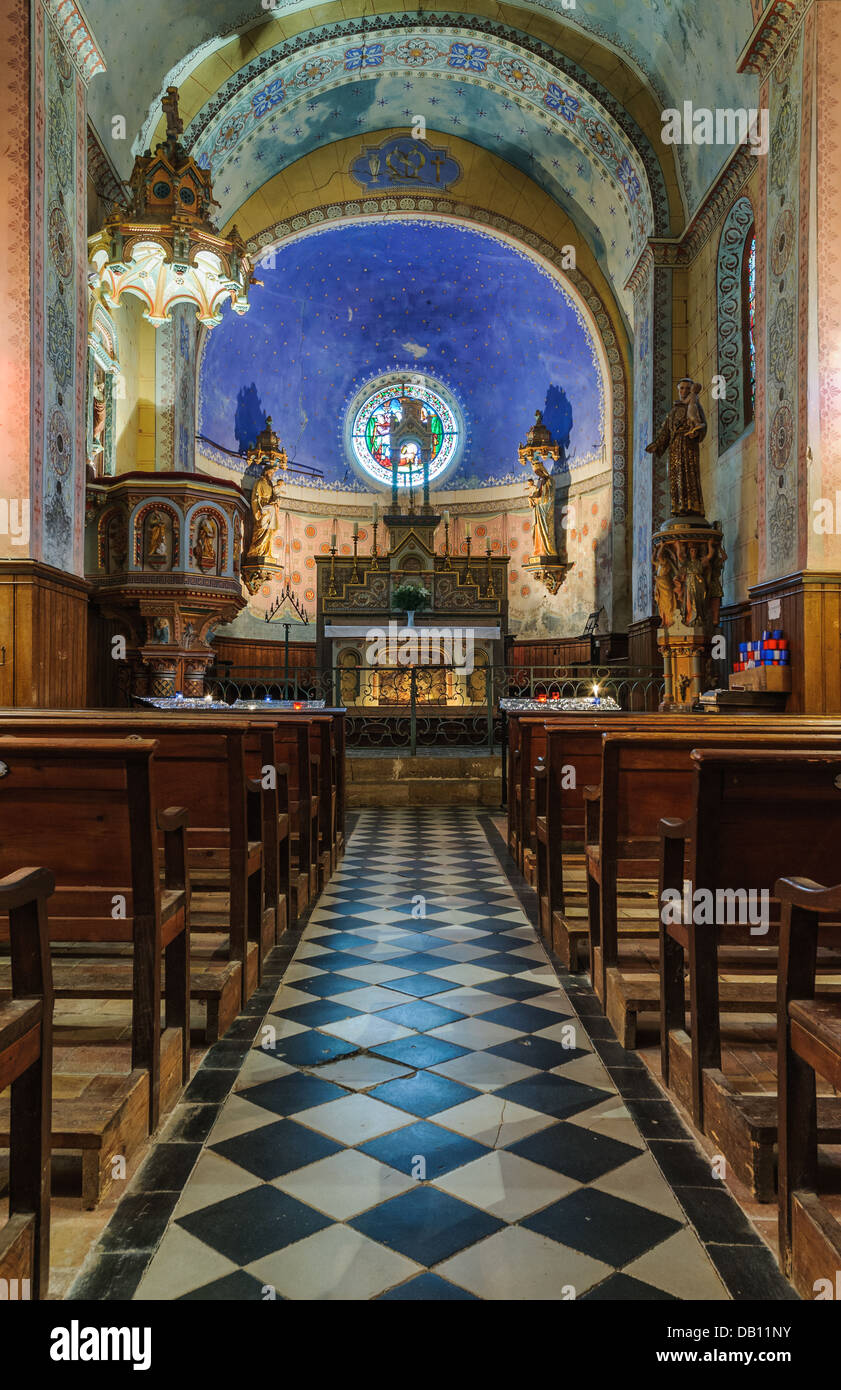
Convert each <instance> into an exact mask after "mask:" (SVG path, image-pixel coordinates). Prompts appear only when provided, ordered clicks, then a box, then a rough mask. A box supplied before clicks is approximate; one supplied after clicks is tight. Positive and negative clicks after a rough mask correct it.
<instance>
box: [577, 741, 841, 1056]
mask: <svg viewBox="0 0 841 1390" xmlns="http://www.w3.org/2000/svg"><path fill="white" fill-rule="evenodd" d="M705 728H708V729H709V725H707V726H705ZM719 729H720V726H719V725H718V724H716V729H715V730H713V729H710V731H709V733H707V734H706V735H704V734H702V733H699V732H697V731H694V730H689V731H688V732H675V731H674V730H671V729H670V730H668V731H664V732H661V733H659V734H657V735H654V734H653V733H652V734H641V733H638V732H633V733H628V734H604V735H603V736H602V737H603V748H602V780H601V785H600V786H599V787H585V789H584V797H585V803H586V809H587V815H588V818H589V820H588V824H587V826H586V828H585V836H586V841H587V843H586V850H585V853H586V861H587V893H588V925H589V931H590V970H591V978H592V981H593V988H594V989H595V991H596V993H597V995H598V996H599V998H600V999H601V1001H602V1005H603V1007H604V1010H605V1013H606V1014H607V1016H608V1018H609V1019H610V1021H611V1023H612V1025H613V1027H614V1030H615V1031H616V1033H617V1036H618V1037H619V1038H620V1040H621V1041H622V1043H623V1045H624V1046H625V1047H634V1046H635V1045H636V1030H637V1020H638V1018H639V1016H640V1015H641V1014H650V1015H652V1016H656V1015H657V1014H659V1001H660V975H659V950H658V940H659V910H658V875H659V864H660V840H659V828H658V827H659V822H660V819H661V817H676V818H678V819H686V817H688V815H689V812H690V807H691V804H692V794H693V792H692V789H693V777H694V767H695V764H694V762H693V759H692V751H693V749H695V748H699V747H700V748H704V747H706V748H710V747H736V748H738V747H745V746H755V747H759V748H768V749H780V750H784V749H786V748H788V747H791V746H792V743H793V742H794V743H796V742H798V741H800V742H801V743H802V742H803V740H804V739H807V738H808V741H809V742H810V743H813V744H815V745H817V746H823V747H824V748H830V749H833V748H841V729H839V730H838V731H837V732H836V733H834V734H832V733H827V734H822V735H820V736H818V735H815V734H813V733H808V732H807V733H802V734H800V735H799V734H798V732H797V730H795V729H794V728H788V729H787V731H786V733H784V734H778V733H767V734H766V733H763V734H760V733H757V732H755V729H756V725H755V724H754V725H752V726H751V731H750V732H748V733H742V732H737V731H735V730H732V729H731V731H730V732H727V733H723V732H720V731H719V732H716V730H719ZM627 879H630V880H631V887H632V892H631V894H630V895H629V896H628V897H626V896H625V895H624V893H623V888H624V883H625V881H626V880H627ZM756 958H757V953H756V950H755V949H754V950H753V951H752V952H751V960H752V961H755V960H756ZM744 964H745V962H744V960H743V958H742V955H741V953H740V952H738V951H734V952H732V953H729V957H728V965H729V967H730V969H731V970H739V969H741V968H743V966H744Z"/></svg>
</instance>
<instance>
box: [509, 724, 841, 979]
mask: <svg viewBox="0 0 841 1390" xmlns="http://www.w3.org/2000/svg"><path fill="white" fill-rule="evenodd" d="M802 728H805V729H809V730H812V731H814V732H816V733H820V734H823V733H825V732H828V731H832V730H833V729H838V730H839V732H841V721H838V720H832V719H820V718H816V717H815V716H794V717H788V716H780V717H776V718H771V719H768V720H763V721H762V723H761V724H758V723H757V720H756V717H755V716H751V715H748V716H744V715H742V716H729V715H726V716H720V715H701V716H685V715H676V716H675V715H654V716H652V715H645V714H642V715H637V714H622V715H619V716H616V715H614V716H609V717H606V718H602V719H598V718H595V717H593V716H589V715H587V716H578V715H567V716H563V717H562V718H559V719H557V720H554V721H551V722H547V723H546V724H545V726H544V739H545V753H544V755H543V761H542V762H541V763H539V764H538V765H537V767H536V768H535V803H536V805H535V810H536V816H535V847H536V861H537V890H538V901H539V910H540V929H541V932H542V934H543V935H544V937H545V939H546V940H547V942H551V945H552V947H553V949H554V951H555V952H556V954H557V955H558V956H559V957H560V959H561V960H562V961H563V963H564V965H565V966H566V967H567V968H568V969H570V970H578V969H583V968H585V967H586V965H587V963H588V961H589V931H588V912H587V875H586V866H585V859H584V843H583V842H584V788H585V787H586V786H587V785H590V784H599V783H600V781H601V758H602V735H603V734H604V733H606V732H607V733H616V732H623V733H624V732H638V733H641V734H645V733H646V732H649V731H650V732H653V733H655V734H658V735H659V734H662V733H666V732H668V731H669V730H672V731H674V732H677V733H683V732H689V731H690V730H692V729H697V730H698V732H699V734H700V735H701V736H702V737H704V738H706V736H707V735H708V734H709V733H710V732H711V731H718V732H719V733H721V734H723V735H728V736H729V735H730V734H732V733H739V732H742V731H745V732H748V733H749V732H750V731H751V730H755V731H757V732H760V733H766V732H768V733H773V732H779V733H785V732H788V731H789V730H791V731H795V730H800V729H802ZM565 770H566V775H564V773H565ZM651 881H653V876H652V880H651ZM622 888H623V893H624V895H625V896H626V897H628V898H630V897H639V896H640V895H642V896H645V894H646V892H647V891H648V892H650V883H649V885H648V888H646V885H645V883H644V882H640V883H637V884H635V883H634V882H633V880H630V879H628V878H625V880H624V881H623V885H622Z"/></svg>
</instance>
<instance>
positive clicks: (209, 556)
mask: <svg viewBox="0 0 841 1390" xmlns="http://www.w3.org/2000/svg"><path fill="white" fill-rule="evenodd" d="M193 554H194V555H195V557H196V564H197V565H198V567H199V569H200V570H204V571H207V570H210V569H213V568H214V566H215V565H216V527H215V525H214V523H213V522H212V521H210V520H209V519H208V518H207V517H206V516H203V517H202V519H201V521H200V522H199V528H198V532H197V534H196V544H195V546H194V547H193Z"/></svg>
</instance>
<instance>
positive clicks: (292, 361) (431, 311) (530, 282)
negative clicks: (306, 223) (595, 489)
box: [199, 219, 624, 488]
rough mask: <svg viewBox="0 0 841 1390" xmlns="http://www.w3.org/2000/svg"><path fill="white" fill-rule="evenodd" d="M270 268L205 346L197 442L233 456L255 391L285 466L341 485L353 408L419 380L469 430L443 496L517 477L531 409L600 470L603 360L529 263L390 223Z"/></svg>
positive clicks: (470, 235) (463, 234)
mask: <svg viewBox="0 0 841 1390" xmlns="http://www.w3.org/2000/svg"><path fill="white" fill-rule="evenodd" d="M273 259H274V269H272V268H271V267H270V265H267V264H264V265H262V266H261V267H260V271H259V274H260V278H261V279H263V280H264V282H265V288H264V289H263V290H262V291H261V292H260V293H259V295H258V294H255V297H254V302H253V305H252V310H251V313H250V314H249V315H248V318H247V319H243V320H242V321H239V320H237V321H234V320H233V318H231V320H230V321H228V320H226V321H224V322H223V323H222V324H220V325H219V327H218V328H217V329H215V330H214V333H213V334H212V335H208V337H207V339H206V340H205V343H204V346H203V352H202V356H201V364H200V387H199V389H200V405H199V421H200V423H199V433H200V434H202V435H204V436H207V437H208V438H209V439H211V440H214V441H215V442H216V443H217V444H219V445H221V446H223V447H224V448H227V449H234V450H236V449H237V448H238V447H240V446H242V445H243V443H244V442H245V441H244V439H242V438H240V439H238V437H237V410H238V405H239V402H240V393H241V391H242V389H243V388H246V389H247V390H250V387H251V384H252V383H254V384H255V387H256V391H257V394H258V396H259V401H260V409H261V410H262V412H263V414H264V415H265V414H270V415H272V417H273V420H274V424H275V428H277V429H278V431H279V433H280V434H281V436H282V438H283V442H284V444H285V446H286V448H287V450H288V452H289V456H290V459H291V460H293V461H296V462H299V463H305V464H310V465H311V466H314V467H318V468H321V469H323V470H324V474H325V480H326V481H328V482H330V481H334V482H336V483H337V484H342V485H344V486H348V485H350V482H351V478H350V476H349V470H348V465H347V462H346V458H345V454H344V447H343V443H342V439H341V433H340V431H341V426H342V424H343V421H344V417H345V407H346V403H347V402H349V400H350V399H351V397H352V396H353V395H354V394H355V392H356V391H358V390H359V388H360V387H361V386H362V385H363V383H364V382H365V381H366V380H367V379H368V378H371V377H375V376H377V375H379V374H380V373H381V372H383V371H393V370H395V369H397V368H400V369H405V370H406V371H408V372H409V373H411V371H412V368H413V367H415V368H416V369H417V370H419V371H421V372H423V373H424V374H426V373H428V374H429V375H430V376H431V377H435V378H437V379H438V380H440V381H442V382H443V384H444V385H445V386H446V387H448V389H449V390H450V391H452V392H453V394H454V396H455V397H456V400H457V401H458V403H459V406H460V408H461V411H462V413H463V414H464V415H465V416H466V417H467V418H468V420H469V424H470V436H469V440H468V447H467V449H466V451H465V454H464V456H463V458H462V461H461V462H460V463H459V464H458V466H457V467H456V469H455V471H454V472H453V473H451V474H450V475H449V477H448V479H447V483H446V486H447V487H461V488H464V487H468V486H478V485H482V483H487V482H490V481H493V482H500V481H503V480H514V479H515V478H516V479H519V478H520V477H521V476H522V474H521V473H520V471H519V469H518V464H517V446H518V444H519V443H521V442H522V439H523V438H524V437H525V431H526V429H527V428H528V427H529V425H530V424H531V422H532V420H533V418H534V411H535V410H536V409H541V410H543V411H544V419H545V421H546V424H547V425H548V426H549V428H550V429H553V431H554V432H556V437H558V438H559V439H562V440H565V441H566V450H567V458H568V463H569V466H570V467H571V468H572V469H573V470H574V469H575V468H576V467H581V466H583V465H584V464H587V463H591V462H594V461H602V460H603V461H604V463H605V465H606V464H607V462H608V459H609V454H608V447H609V446H608V444H607V441H606V438H605V430H606V421H605V412H606V408H607V399H608V396H607V390H606V385H605V382H604V380H603V371H604V368H603V366H602V361H603V356H602V349H601V348H600V346H597V344H596V341H595V339H594V337H593V334H592V330H591V329H590V328H589V327H588V325H587V323H586V321H585V318H584V315H583V313H582V311H581V309H580V308H579V307H578V304H577V303H576V301H575V299H574V298H573V296H572V295H571V294H570V293H568V292H567V291H565V290H564V289H563V287H562V285H561V284H560V283H559V281H558V280H557V279H555V278H554V277H553V276H550V275H549V274H548V272H546V271H544V270H543V269H542V268H541V267H540V266H539V265H538V264H537V263H536V262H535V261H534V260H532V259H531V258H530V257H527V256H526V255H524V254H523V253H521V252H519V251H517V250H516V249H515V248H513V247H512V246H510V245H508V244H506V243H504V242H501V241H499V240H498V239H497V238H495V237H490V236H487V235H484V234H482V233H481V232H480V231H478V230H473V229H468V228H465V227H461V226H457V225H453V224H445V223H438V222H435V221H427V220H423V221H422V220H420V219H413V220H411V221H399V220H396V219H395V221H393V222H390V221H377V222H366V223H364V224H362V225H358V224H354V225H341V226H337V227H332V228H331V227H327V228H326V229H323V230H320V231H319V232H318V234H317V235H313V236H307V237H304V238H301V239H299V240H297V241H293V242H291V243H289V244H288V245H283V246H282V247H281V249H280V250H279V251H277V252H276V253H275V254H274V257H273ZM605 328H606V329H607V330H608V332H609V331H610V325H609V321H607V319H606V318H605ZM611 337H612V334H611ZM610 346H611V347H613V349H614V351H615V340H614V342H613V343H611V345H610ZM616 356H617V357H618V352H617V353H616ZM614 369H617V370H618V371H619V374H620V377H621V363H619V362H617V363H614V364H611V366H610V370H611V373H612V372H613V370H614ZM205 450H206V446H205ZM224 457H225V456H224V455H223V456H222V458H224ZM622 462H623V463H624V459H622ZM346 474H348V476H347V477H346Z"/></svg>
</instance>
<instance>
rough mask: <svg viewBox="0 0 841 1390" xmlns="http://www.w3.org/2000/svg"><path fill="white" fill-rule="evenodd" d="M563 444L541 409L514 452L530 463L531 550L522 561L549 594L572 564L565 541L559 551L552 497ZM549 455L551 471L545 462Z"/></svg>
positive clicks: (557, 587) (560, 462)
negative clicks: (548, 426)
mask: <svg viewBox="0 0 841 1390" xmlns="http://www.w3.org/2000/svg"><path fill="white" fill-rule="evenodd" d="M563 452H564V451H563V448H562V446H561V445H560V444H559V443H558V442H557V440H555V439H553V438H552V433H551V430H549V429H548V428H547V426H546V425H544V423H543V412H542V411H540V410H536V411H535V412H534V424H533V425H532V427H531V429H530V430H529V432H528V434H527V435H526V442H525V444H520V445H519V446H518V449H517V455H518V457H519V460H520V463H521V464H522V465H523V467H525V466H526V464H527V463H529V464H531V470H532V473H533V474H534V477H533V478H529V480H528V483H527V487H528V489H529V493H528V503H529V506H530V507H531V511H532V517H533V529H532V542H531V547H532V553H531V555H530V556H529V558H528V559H527V560H524V561H523V564H524V566H525V568H526V569H528V571H529V573H530V574H532V575H533V576H534V578H535V579H540V580H542V582H543V584H544V585H545V586H546V588H547V589H548V591H549V593H550V594H557V592H558V590H559V589H560V587H561V585H562V584H563V582H564V580H565V578H566V576H567V573H568V572H569V570H571V569H572V565H571V564H570V563H569V562H568V561H567V559H566V544H565V543H564V545H563V546H562V550H561V552H560V553H559V551H558V546H557V542H556V538H555V501H556V494H557V487H558V473H559V469H560V468H561V467H562V466H563ZM549 459H552V461H553V468H552V472H551V473H550V472H549V469H548V468H547V467H546V462H547V461H548V460H549Z"/></svg>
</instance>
